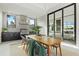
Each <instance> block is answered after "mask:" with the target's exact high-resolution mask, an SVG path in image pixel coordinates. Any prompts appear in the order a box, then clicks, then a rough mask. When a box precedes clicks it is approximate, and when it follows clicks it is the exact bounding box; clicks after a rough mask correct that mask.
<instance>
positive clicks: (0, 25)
mask: <svg viewBox="0 0 79 59" xmlns="http://www.w3.org/2000/svg"><path fill="white" fill-rule="evenodd" d="M1 32H2V12H1V11H0V43H1Z"/></svg>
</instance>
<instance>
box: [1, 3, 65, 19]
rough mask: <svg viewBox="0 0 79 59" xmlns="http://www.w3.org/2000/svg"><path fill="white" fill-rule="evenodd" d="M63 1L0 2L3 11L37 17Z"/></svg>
mask: <svg viewBox="0 0 79 59" xmlns="http://www.w3.org/2000/svg"><path fill="white" fill-rule="evenodd" d="M61 4H64V3H0V9H1V10H2V11H3V12H8V13H13V14H17V15H26V16H29V17H32V18H37V17H40V16H43V15H44V14H46V13H48V11H49V10H50V9H51V8H52V9H54V8H56V7H57V6H59V5H61Z"/></svg>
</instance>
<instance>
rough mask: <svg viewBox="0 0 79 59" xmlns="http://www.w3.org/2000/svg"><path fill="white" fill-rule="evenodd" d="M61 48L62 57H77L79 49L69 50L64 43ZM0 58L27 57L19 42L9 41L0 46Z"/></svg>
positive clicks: (53, 50)
mask: <svg viewBox="0 0 79 59" xmlns="http://www.w3.org/2000/svg"><path fill="white" fill-rule="evenodd" d="M61 45H62V46H61V47H62V55H63V56H79V49H77V50H76V49H74V48H72V47H71V48H70V47H68V46H65V44H64V43H62V44H61ZM52 52H53V54H52V56H55V55H56V54H55V49H52ZM0 56H27V54H26V53H25V51H24V50H23V49H22V46H21V41H20V40H17V41H9V42H4V43H1V44H0Z"/></svg>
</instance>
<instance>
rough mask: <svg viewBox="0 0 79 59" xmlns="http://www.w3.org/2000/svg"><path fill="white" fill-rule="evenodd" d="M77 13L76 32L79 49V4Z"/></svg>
mask: <svg viewBox="0 0 79 59" xmlns="http://www.w3.org/2000/svg"><path fill="white" fill-rule="evenodd" d="M76 13H77V16H76V17H77V21H76V25H77V26H76V27H77V28H76V29H77V31H76V45H77V46H78V47H79V3H78V4H77V11H76Z"/></svg>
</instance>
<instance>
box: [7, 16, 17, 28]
mask: <svg viewBox="0 0 79 59" xmlns="http://www.w3.org/2000/svg"><path fill="white" fill-rule="evenodd" d="M7 20H8V27H10V28H15V27H16V17H15V16H12V15H7Z"/></svg>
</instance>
